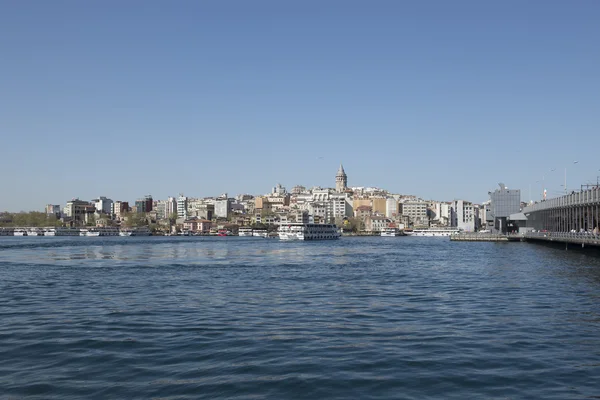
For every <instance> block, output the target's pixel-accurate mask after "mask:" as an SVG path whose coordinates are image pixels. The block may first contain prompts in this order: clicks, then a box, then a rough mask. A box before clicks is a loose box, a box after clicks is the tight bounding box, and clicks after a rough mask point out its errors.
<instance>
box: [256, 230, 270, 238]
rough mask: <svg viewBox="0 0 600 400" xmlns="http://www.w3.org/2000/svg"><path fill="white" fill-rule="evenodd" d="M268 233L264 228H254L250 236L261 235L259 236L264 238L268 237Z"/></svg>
mask: <svg viewBox="0 0 600 400" xmlns="http://www.w3.org/2000/svg"><path fill="white" fill-rule="evenodd" d="M268 235H269V233H268V232H267V230H266V229H255V230H253V231H252V236H255V237H261V238H266V237H268Z"/></svg>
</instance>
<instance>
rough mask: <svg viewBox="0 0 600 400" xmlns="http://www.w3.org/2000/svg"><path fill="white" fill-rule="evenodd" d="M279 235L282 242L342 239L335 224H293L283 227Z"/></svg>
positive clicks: (278, 231) (279, 230)
mask: <svg viewBox="0 0 600 400" xmlns="http://www.w3.org/2000/svg"><path fill="white" fill-rule="evenodd" d="M277 233H279V239H281V240H331V239H339V237H340V233H339V231H338V228H337V226H335V224H302V223H292V224H286V225H281V226H280V227H279V229H278V230H277Z"/></svg>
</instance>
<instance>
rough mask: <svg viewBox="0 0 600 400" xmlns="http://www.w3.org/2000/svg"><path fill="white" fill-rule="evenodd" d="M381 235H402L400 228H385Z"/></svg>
mask: <svg viewBox="0 0 600 400" xmlns="http://www.w3.org/2000/svg"><path fill="white" fill-rule="evenodd" d="M381 236H382V237H396V236H400V230H399V229H398V228H390V227H387V228H383V229H382V230H381Z"/></svg>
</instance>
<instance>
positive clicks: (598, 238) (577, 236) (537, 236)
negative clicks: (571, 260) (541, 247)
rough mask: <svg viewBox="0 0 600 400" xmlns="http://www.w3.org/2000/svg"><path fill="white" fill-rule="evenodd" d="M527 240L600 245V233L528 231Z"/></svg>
mask: <svg viewBox="0 0 600 400" xmlns="http://www.w3.org/2000/svg"><path fill="white" fill-rule="evenodd" d="M524 237H525V239H526V240H542V241H546V242H558V243H571V244H580V245H582V246H599V247H600V235H599V234H593V233H574V232H573V233H570V232H528V233H526V234H525V235H524Z"/></svg>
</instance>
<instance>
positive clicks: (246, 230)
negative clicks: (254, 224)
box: [238, 226, 252, 236]
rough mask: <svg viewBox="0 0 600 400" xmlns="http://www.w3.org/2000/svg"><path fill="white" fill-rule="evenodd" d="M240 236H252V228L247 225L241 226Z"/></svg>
mask: <svg viewBox="0 0 600 400" xmlns="http://www.w3.org/2000/svg"><path fill="white" fill-rule="evenodd" d="M238 236H252V228H249V227H247V226H244V227H241V228H240V229H239V230H238Z"/></svg>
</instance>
